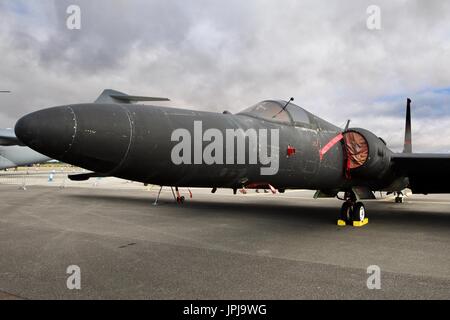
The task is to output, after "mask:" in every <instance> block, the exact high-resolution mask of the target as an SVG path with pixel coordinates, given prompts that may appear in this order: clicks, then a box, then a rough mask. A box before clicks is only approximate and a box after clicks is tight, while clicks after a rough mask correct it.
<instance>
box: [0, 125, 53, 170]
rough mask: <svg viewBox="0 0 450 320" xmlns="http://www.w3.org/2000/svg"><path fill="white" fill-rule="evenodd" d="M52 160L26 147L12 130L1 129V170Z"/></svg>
mask: <svg viewBox="0 0 450 320" xmlns="http://www.w3.org/2000/svg"><path fill="white" fill-rule="evenodd" d="M49 160H50V158H49V157H47V156H44V155H42V154H40V153H37V152H36V151H34V150H32V149H30V148H28V147H26V146H24V145H23V144H22V143H21V142H20V141H19V140H18V139H17V138H16V135H15V134H14V131H13V130H12V129H0V170H3V169H8V168H15V167H20V166H29V165H32V164H35V163H43V162H47V161H49Z"/></svg>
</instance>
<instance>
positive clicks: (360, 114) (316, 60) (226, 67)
mask: <svg viewBox="0 0 450 320" xmlns="http://www.w3.org/2000/svg"><path fill="white" fill-rule="evenodd" d="M71 4H75V5H78V6H79V7H80V8H81V29H80V30H69V29H68V28H67V27H66V20H67V18H68V16H69V15H68V14H67V13H66V10H67V7H68V6H69V5H71ZM369 5H378V6H379V7H380V9H381V30H369V29H368V28H367V25H366V20H367V18H368V17H369V15H368V14H367V12H366V10H367V7H368V6H369ZM0 57H1V63H0V90H2V89H3V90H5V89H6V90H11V91H13V93H12V94H9V95H4V94H1V95H0V127H12V126H14V124H15V121H16V120H17V119H18V118H19V117H20V116H21V115H24V114H26V113H28V112H31V111H34V110H38V109H41V108H44V107H50V106H55V105H62V104H67V103H78V102H89V101H93V100H95V98H96V97H97V96H98V95H99V94H100V93H101V91H102V90H103V89H104V88H112V89H117V90H120V91H124V92H126V93H130V94H136V95H154V96H166V97H169V98H171V99H172V102H171V103H170V104H169V105H173V106H177V107H182V108H195V109H198V110H209V111H217V112H222V111H223V110H229V111H231V112H238V111H239V110H242V109H244V108H246V107H248V106H250V105H253V104H254V103H256V102H258V101H260V100H264V99H271V98H276V99H288V98H289V97H291V96H293V97H295V103H296V104H298V105H300V106H302V107H304V108H306V109H308V110H309V111H311V112H313V113H315V114H317V115H318V116H320V117H322V118H324V119H327V120H329V121H331V122H333V123H335V124H337V125H340V126H343V125H344V124H345V121H346V119H352V126H359V127H365V128H368V129H370V130H372V131H373V132H375V133H376V134H378V135H380V136H382V137H383V138H384V139H385V140H387V142H388V145H389V146H390V147H391V148H392V149H394V150H397V151H400V150H401V146H402V140H403V134H404V113H405V108H404V105H405V101H406V97H411V98H412V100H413V145H414V151H417V152H450V1H442V0H441V1H423V0H417V1H378V0H372V1H362V0H355V1H343V0H339V1H325V0H323V1H317V0H313V1H303V0H279V1H275V0H254V1H251V0H246V1H242V0H239V1H237V0H227V1H225V0H188V1H186V0H179V1H175V0H158V1H151V0H150V1H149V0H132V1H130V0H123V1H122V0H116V1H114V0H89V1H87V0H86V1H74V0H71V1H65V0H63V1H61V0H58V1H50V0H40V1H31V0H25V1H20V0H11V1H10V0H0Z"/></svg>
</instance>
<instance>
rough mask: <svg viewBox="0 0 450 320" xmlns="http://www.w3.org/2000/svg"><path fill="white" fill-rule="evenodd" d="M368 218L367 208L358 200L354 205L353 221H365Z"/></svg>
mask: <svg viewBox="0 0 450 320" xmlns="http://www.w3.org/2000/svg"><path fill="white" fill-rule="evenodd" d="M365 218H366V208H365V207H364V204H363V203H362V202H357V203H356V204H355V206H354V207H353V212H352V221H354V222H355V221H357V222H363V221H364V219H365Z"/></svg>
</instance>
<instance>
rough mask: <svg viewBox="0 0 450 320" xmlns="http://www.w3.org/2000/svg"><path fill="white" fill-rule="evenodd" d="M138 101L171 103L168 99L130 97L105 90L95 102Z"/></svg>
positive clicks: (118, 92)
mask: <svg viewBox="0 0 450 320" xmlns="http://www.w3.org/2000/svg"><path fill="white" fill-rule="evenodd" d="M138 101H170V100H169V99H167V98H160V97H144V96H130V95H128V94H126V93H123V92H120V91H116V90H111V89H105V90H103V92H102V94H101V95H100V96H99V97H98V98H97V100H95V103H127V104H129V103H134V102H138Z"/></svg>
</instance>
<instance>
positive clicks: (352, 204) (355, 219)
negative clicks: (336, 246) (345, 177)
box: [337, 191, 369, 227]
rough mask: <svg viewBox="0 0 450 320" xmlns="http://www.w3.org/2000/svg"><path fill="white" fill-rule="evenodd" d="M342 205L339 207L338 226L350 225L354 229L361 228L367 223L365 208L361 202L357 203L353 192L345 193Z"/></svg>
mask: <svg viewBox="0 0 450 320" xmlns="http://www.w3.org/2000/svg"><path fill="white" fill-rule="evenodd" d="M343 200H344V203H343V204H342V207H341V212H340V214H339V219H338V221H337V224H338V226H346V225H352V226H354V227H362V226H364V225H366V224H367V223H369V218H367V216H366V208H365V207H364V204H363V203H362V202H359V201H357V198H356V195H355V193H354V192H353V191H346V192H345V195H344V199H343Z"/></svg>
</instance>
